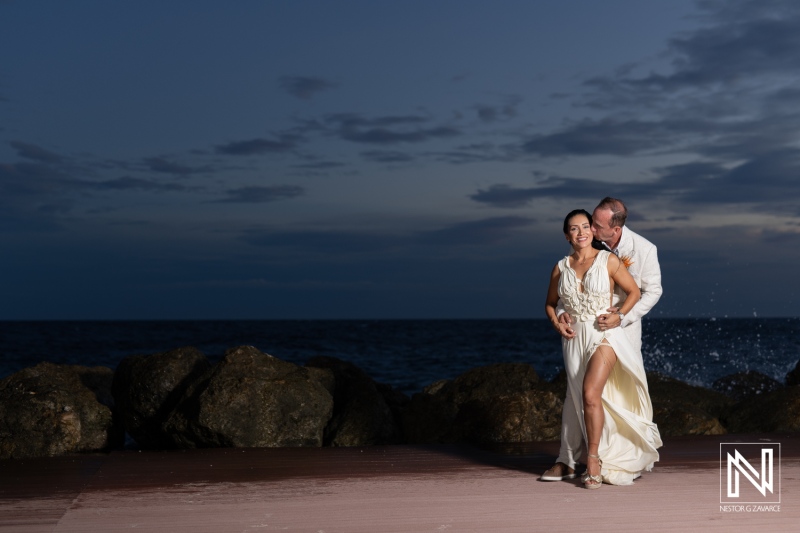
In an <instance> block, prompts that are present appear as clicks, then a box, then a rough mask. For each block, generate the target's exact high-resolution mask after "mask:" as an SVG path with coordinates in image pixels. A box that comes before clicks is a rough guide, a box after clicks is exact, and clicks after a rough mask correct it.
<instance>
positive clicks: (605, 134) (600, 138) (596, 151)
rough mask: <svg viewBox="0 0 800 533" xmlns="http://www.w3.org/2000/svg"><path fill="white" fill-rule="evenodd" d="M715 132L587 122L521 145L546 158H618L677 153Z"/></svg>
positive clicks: (693, 125)
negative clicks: (694, 141)
mask: <svg viewBox="0 0 800 533" xmlns="http://www.w3.org/2000/svg"><path fill="white" fill-rule="evenodd" d="M709 130H713V126H712V125H711V124H709V123H708V122H704V121H699V120H691V119H686V120H668V119H662V120H638V119H628V120H620V119H618V118H612V117H608V118H604V119H600V120H595V119H588V118H587V119H584V120H581V121H579V122H577V123H575V124H573V125H571V126H569V127H567V128H565V129H564V130H562V131H560V132H557V133H551V134H547V135H537V136H535V137H533V138H531V139H530V140H528V141H526V142H525V143H523V145H522V149H523V150H524V151H525V152H528V153H531V154H537V155H540V156H544V157H554V156H568V155H577V156H587V155H617V156H629V155H634V154H638V153H642V152H655V151H667V150H668V149H669V150H670V151H675V150H677V149H678V147H680V148H684V147H685V146H686V145H687V144H688V143H689V141H690V140H693V139H694V138H695V137H696V136H697V135H699V134H700V133H701V132H705V131H709Z"/></svg>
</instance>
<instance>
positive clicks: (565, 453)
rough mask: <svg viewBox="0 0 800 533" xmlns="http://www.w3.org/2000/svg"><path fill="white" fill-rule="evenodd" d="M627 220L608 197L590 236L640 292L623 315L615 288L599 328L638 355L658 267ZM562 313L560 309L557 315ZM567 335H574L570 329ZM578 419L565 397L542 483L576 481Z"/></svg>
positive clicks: (657, 292) (621, 296) (649, 246)
mask: <svg viewBox="0 0 800 533" xmlns="http://www.w3.org/2000/svg"><path fill="white" fill-rule="evenodd" d="M627 218H628V209H627V208H626V207H625V204H624V203H622V200H618V199H616V198H610V197H606V198H603V199H602V200H601V201H600V203H599V204H598V205H597V207H595V208H594V212H593V213H592V233H593V234H594V238H595V242H593V243H592V244H593V245H594V246H595V247H596V248H600V249H601V250H608V251H610V252H612V253H614V254H616V255H618V256H619V257H620V259H622V260H623V261H624V262H625V263H626V265H628V271H629V272H630V273H631V275H632V276H633V279H634V280H636V284H637V285H638V286H639V288H640V289H641V291H642V296H641V299H640V300H639V301H638V302H636V305H635V306H633V309H631V310H630V311H629V312H628V313H627V314H625V315H623V314H622V313H619V312H618V309H619V307H620V306H621V305H622V302H624V301H625V293H624V292H623V291H622V290H621V289H619V288H615V290H614V297H613V300H612V304H613V305H614V307H611V308H609V312H610V313H611V314H608V315H604V316H602V317H601V318H600V319H599V327H600V329H612V328H616V327H622V329H623V330H624V331H625V333H626V334H627V335H628V338H629V339H630V341H631V343H632V344H633V346H634V348H636V350H637V351H639V352H641V351H642V322H641V318H642V317H643V316H644V315H646V314H647V313H648V312H649V311H650V309H652V308H653V306H654V305H656V302H658V299H659V298H660V297H661V292H662V290H661V267H660V266H659V264H658V253H657V250H656V247H655V245H654V244H653V243H651V242H650V241H648V240H647V239H645V238H644V237H642V236H641V235H639V234H638V233H634V232H633V230H631V229H630V228H628V227H627V226H625V221H626V220H627ZM561 311H563V309H561V308H560V307H559V312H560V313H561ZM559 320H560V321H561V322H563V323H564V324H572V317H570V316H569V313H566V312H564V313H561V314H559ZM568 331H569V332H570V333H572V334H573V335H574V332H573V331H572V329H571V328H570V329H569V330H568ZM577 416H578V415H577V411H576V409H575V408H574V407H573V405H572V395H571V394H569V393H567V397H566V399H565V400H564V409H563V411H562V419H561V450H560V451H559V454H558V459H557V460H556V464H555V465H553V466H552V467H551V468H550V469H549V470H547V471H546V472H545V473H544V474H543V475H542V478H541V479H542V481H561V480H562V479H572V478H574V477H575V463H576V459H577V458H580V457H581V455H582V454H583V432H582V431H581V424H580V421H579V420H578V419H577Z"/></svg>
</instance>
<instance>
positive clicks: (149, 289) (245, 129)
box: [0, 0, 800, 319]
mask: <svg viewBox="0 0 800 533" xmlns="http://www.w3.org/2000/svg"><path fill="white" fill-rule="evenodd" d="M798 115H800V3H798V2H796V1H794V0H784V1H771V0H758V1H741V0H733V1H726V2H721V1H715V0H698V1H688V0H663V1H648V2H642V1H640V0H614V1H603V2H596V1H591V0H580V1H579V0H565V1H562V2H532V1H521V0H520V1H498V2H485V1H474V0H473V1H463V0H459V1H455V0H451V1H437V2H430V1H403V2H388V1H387V2H384V1H372V0H370V1H343V2H328V1H304V0H295V1H292V2H278V1H274V2H273V1H241V2H235V3H231V2H222V1H208V0H200V1H193V2H155V1H141V2H104V1H100V0H96V1H80V0H76V1H70V2H62V1H56V0H52V1H38V0H26V1H21V0H20V1H15V0H5V1H3V0H0V249H1V250H2V261H0V274H1V275H2V280H3V281H2V283H3V290H2V293H3V297H2V304H0V319H149V318H153V319H162V318H167V319H171V318H175V319H180V318H417V317H418V318H506V317H508V318H513V317H526V318H527V317H537V318H538V317H542V316H543V302H544V296H545V292H546V288H547V279H548V274H549V272H550V270H551V268H552V266H553V265H554V264H555V262H556V261H557V260H558V259H559V258H560V257H562V256H563V255H564V254H566V253H567V252H568V249H567V247H566V246H565V241H564V237H563V235H561V221H562V218H563V216H564V214H566V213H567V212H568V211H570V210H572V209H574V208H578V207H582V208H586V209H589V210H591V209H592V208H593V207H594V205H596V203H597V201H598V200H599V199H600V198H602V197H603V196H606V195H612V196H616V197H619V198H622V199H623V200H625V201H626V202H627V203H628V206H629V208H630V211H631V217H630V220H629V225H630V226H631V227H632V228H633V229H634V230H636V231H637V232H639V233H641V234H643V235H645V236H646V237H648V238H649V239H650V240H652V241H653V242H654V243H655V244H656V245H658V248H659V255H660V258H661V264H662V270H663V276H664V296H663V298H662V300H661V302H660V303H659V304H658V306H657V307H656V308H655V309H654V311H653V316H715V317H723V316H753V314H754V313H755V314H757V315H758V316H799V315H800V304H798V303H797V302H798V298H797V296H798V282H797V280H796V276H794V274H793V272H794V269H793V268H792V267H793V266H794V265H797V264H800V250H799V249H798V246H797V245H798V243H800V218H799V216H800V116H798Z"/></svg>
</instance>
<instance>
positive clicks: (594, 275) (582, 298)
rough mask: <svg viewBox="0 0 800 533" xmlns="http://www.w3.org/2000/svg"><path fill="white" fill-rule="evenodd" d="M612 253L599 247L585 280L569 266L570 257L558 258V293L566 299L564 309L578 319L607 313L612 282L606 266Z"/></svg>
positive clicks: (588, 319) (592, 317) (583, 319)
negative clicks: (559, 259) (559, 273)
mask: <svg viewBox="0 0 800 533" xmlns="http://www.w3.org/2000/svg"><path fill="white" fill-rule="evenodd" d="M609 255H610V253H609V252H607V251H605V250H600V252H598V254H597V258H596V259H595V260H594V264H593V265H592V266H591V267H590V268H589V270H587V271H586V273H585V274H584V275H583V279H582V280H581V279H579V278H578V276H577V274H576V273H575V271H574V270H573V269H572V267H571V266H569V256H567V257H565V258H564V259H562V260H561V261H559V263H558V267H559V269H560V270H561V278H560V279H559V282H558V296H559V297H560V298H561V299H562V301H563V302H564V309H565V310H566V311H567V312H568V313H569V314H570V315H571V316H572V317H573V318H574V319H575V320H578V321H580V322H588V321H592V320H594V319H595V318H596V317H597V316H598V315H601V314H603V313H605V312H606V310H607V309H608V307H609V306H610V305H611V283H610V282H609V280H608V268H607V266H606V265H607V263H608V256H609ZM581 288H582V289H583V290H581Z"/></svg>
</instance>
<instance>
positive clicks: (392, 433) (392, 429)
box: [306, 357, 402, 446]
mask: <svg viewBox="0 0 800 533" xmlns="http://www.w3.org/2000/svg"><path fill="white" fill-rule="evenodd" d="M306 367H310V368H322V369H328V370H330V371H331V372H332V373H333V376H334V386H333V416H332V418H331V420H330V422H328V426H327V427H326V428H325V445H326V446H370V445H375V444H397V443H399V442H401V441H402V430H401V427H400V422H399V420H398V419H397V418H396V417H395V414H394V413H393V411H392V408H391V406H390V404H389V402H387V397H388V398H392V397H393V396H392V392H393V391H392V389H391V387H389V388H388V389H387V388H386V387H382V388H379V385H378V384H377V383H376V382H375V381H373V379H372V378H370V377H369V376H368V375H367V374H366V373H364V371H363V370H361V369H360V368H358V367H357V366H355V365H354V364H352V363H348V362H346V361H342V360H340V359H337V358H335V357H315V358H313V359H311V360H310V361H308V363H306ZM400 401H402V400H400Z"/></svg>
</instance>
